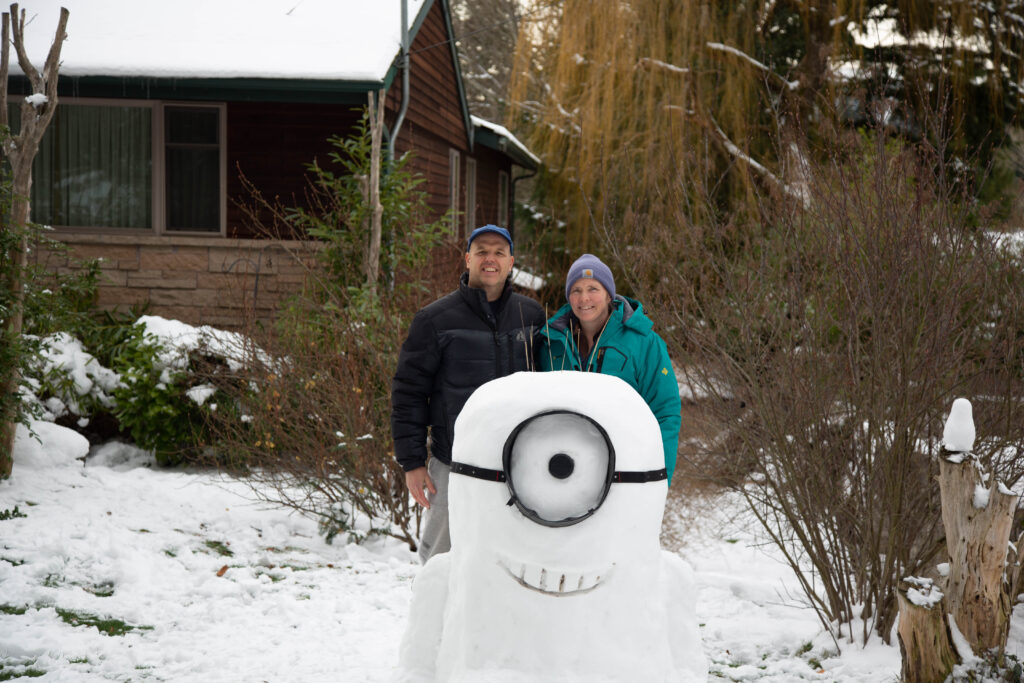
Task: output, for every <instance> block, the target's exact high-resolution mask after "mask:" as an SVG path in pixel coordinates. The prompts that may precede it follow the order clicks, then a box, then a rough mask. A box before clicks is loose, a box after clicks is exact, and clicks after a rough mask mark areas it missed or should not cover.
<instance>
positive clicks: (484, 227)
mask: <svg viewBox="0 0 1024 683" xmlns="http://www.w3.org/2000/svg"><path fill="white" fill-rule="evenodd" d="M485 232H493V233H494V234H495V235H500V236H501V237H504V238H505V239H506V240H508V251H509V253H512V252H513V251H514V250H515V245H513V244H512V235H510V234H508V230H506V229H505V228H499V227H498V226H497V225H482V226H480V227H479V228H477V229H476V230H474V231H473V232H471V233H470V235H469V239H468V240H466V251H469V245H471V244H473V240H475V239H476V238H477V237H479V236H480V235H482V234H484V233H485Z"/></svg>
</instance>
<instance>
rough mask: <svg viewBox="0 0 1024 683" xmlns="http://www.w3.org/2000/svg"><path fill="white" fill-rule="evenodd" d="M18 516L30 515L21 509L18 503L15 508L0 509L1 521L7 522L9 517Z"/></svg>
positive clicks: (14, 517)
mask: <svg viewBox="0 0 1024 683" xmlns="http://www.w3.org/2000/svg"><path fill="white" fill-rule="evenodd" d="M18 517H28V515H26V514H25V513H24V512H22V511H21V510H19V509H18V506H17V505H15V506H14V509H11V508H7V509H6V510H0V522H6V521H7V520H9V519H16V518H18Z"/></svg>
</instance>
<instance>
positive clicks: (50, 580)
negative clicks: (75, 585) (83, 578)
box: [43, 574, 63, 588]
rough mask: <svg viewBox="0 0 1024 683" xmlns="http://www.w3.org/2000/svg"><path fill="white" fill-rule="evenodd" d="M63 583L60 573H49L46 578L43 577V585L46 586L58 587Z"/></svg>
mask: <svg viewBox="0 0 1024 683" xmlns="http://www.w3.org/2000/svg"><path fill="white" fill-rule="evenodd" d="M62 583H63V580H62V577H61V575H60V574H47V575H46V578H45V579H43V586H45V587H46V588H57V587H59V586H60V585H61V584H62Z"/></svg>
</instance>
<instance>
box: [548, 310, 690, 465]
mask: <svg viewBox="0 0 1024 683" xmlns="http://www.w3.org/2000/svg"><path fill="white" fill-rule="evenodd" d="M573 317H574V316H573V314H572V308H571V307H570V306H569V304H565V305H564V306H562V307H561V308H560V309H558V311H557V312H556V313H555V315H554V316H552V318H551V319H550V320H548V323H547V325H545V326H544V328H543V329H542V330H541V342H542V343H541V347H540V351H539V353H538V356H539V361H540V367H541V369H542V370H589V371H590V372H600V373H603V374H605V375H614V376H615V377H618V378H620V379H623V380H625V381H626V382H628V383H629V385H630V386H631V387H633V388H634V389H636V391H637V393H638V394H640V395H641V396H642V397H643V399H644V400H645V401H646V402H647V405H648V406H649V407H650V409H651V412H652V413H654V416H655V417H656V418H658V425H659V426H660V427H661V442H662V446H663V447H664V449H665V468H666V469H667V470H668V477H669V480H671V479H672V472H673V470H674V469H675V466H676V450H677V447H678V445H679V423H680V417H679V411H680V408H681V403H680V400H679V385H678V384H677V383H676V376H675V373H674V372H673V371H672V361H671V360H669V357H668V349H667V348H666V347H665V342H664V341H663V340H662V339H661V337H659V336H658V335H657V333H656V332H655V331H654V329H653V328H654V325H653V324H652V323H651V319H650V318H648V317H647V316H646V315H645V314H644V311H643V306H642V305H641V304H640V302H639V301H636V300H635V299H629V298H627V297H624V296H621V295H618V296H616V297H615V301H614V302H612V313H611V317H609V318H608V324H607V325H606V326H605V328H604V331H603V332H602V333H601V336H600V338H599V339H598V340H597V345H596V346H595V348H594V349H592V350H591V353H590V356H589V357H588V358H582V359H581V358H580V352H579V349H578V348H577V345H576V340H575V339H574V338H573V334H572V328H571V326H570V324H569V323H570V320H571V318H573Z"/></svg>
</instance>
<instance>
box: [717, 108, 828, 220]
mask: <svg viewBox="0 0 1024 683" xmlns="http://www.w3.org/2000/svg"><path fill="white" fill-rule="evenodd" d="M706 118H707V120H706V121H701V123H703V125H704V126H705V128H707V129H708V130H709V131H711V133H712V134H713V137H714V139H715V140H716V141H717V142H718V143H719V144H720V145H721V146H722V148H723V149H725V151H726V152H727V153H728V154H729V155H730V156H732V157H734V158H735V159H738V160H739V161H742V162H743V163H745V164H746V165H747V166H749V167H750V168H751V169H752V170H753V171H755V172H756V173H757V174H758V175H760V176H761V177H762V178H764V179H765V180H767V181H768V182H769V183H770V184H771V185H773V186H774V187H775V188H776V189H778V190H780V191H781V192H783V193H784V194H786V195H788V196H790V197H792V198H793V199H796V200H798V201H799V202H800V203H801V204H802V205H803V207H804V208H805V209H806V208H809V207H810V204H811V198H810V196H809V195H808V192H807V189H806V188H800V187H794V186H793V185H790V184H789V183H786V182H784V181H783V180H782V179H781V178H779V177H778V176H777V175H775V174H774V173H772V172H771V171H770V170H768V168H767V167H766V166H765V165H763V164H761V163H760V162H758V161H757V160H756V159H754V158H753V157H751V156H750V155H749V154H747V153H746V152H744V151H743V150H742V149H740V148H739V146H737V145H736V143H734V142H733V141H732V140H730V139H729V136H728V135H726V134H725V131H724V130H722V128H721V126H719V125H718V122H717V121H715V118H714V117H713V116H711V115H710V114H708V115H706ZM700 120H701V119H700V117H698V121H700Z"/></svg>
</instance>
